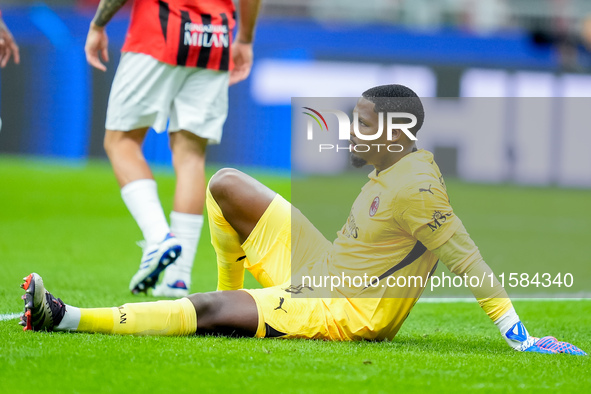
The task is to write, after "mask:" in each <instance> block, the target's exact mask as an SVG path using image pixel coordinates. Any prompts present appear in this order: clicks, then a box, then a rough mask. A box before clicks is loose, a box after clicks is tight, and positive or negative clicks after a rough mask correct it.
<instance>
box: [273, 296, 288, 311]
mask: <svg viewBox="0 0 591 394" xmlns="http://www.w3.org/2000/svg"><path fill="white" fill-rule="evenodd" d="M284 302H285V298H283V297H279V306H278V307H277V308H275V309H273V310H274V311H276V310H277V309H281V310H282V311H283V312H285V313H287V311H286V310H285V309H283V303H284Z"/></svg>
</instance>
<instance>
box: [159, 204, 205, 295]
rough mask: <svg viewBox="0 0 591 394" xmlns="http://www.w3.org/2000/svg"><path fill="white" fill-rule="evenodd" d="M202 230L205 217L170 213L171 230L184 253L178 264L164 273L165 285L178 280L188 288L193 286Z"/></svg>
mask: <svg viewBox="0 0 591 394" xmlns="http://www.w3.org/2000/svg"><path fill="white" fill-rule="evenodd" d="M202 228H203V215H192V214H190V213H181V212H175V211H173V212H171V213H170V229H171V231H172V233H173V234H174V235H175V237H177V239H178V240H179V242H180V243H181V246H182V247H183V251H182V252H181V256H180V257H179V258H178V259H177V260H176V262H175V263H174V264H172V265H171V266H169V267H168V268H167V269H166V270H165V271H164V280H163V283H166V284H173V283H174V282H176V281H177V280H182V281H184V282H185V284H186V285H187V288H188V287H189V286H190V285H191V270H192V269H193V261H194V260H195V254H196V253H197V245H198V244H199V238H200V237H201V229H202Z"/></svg>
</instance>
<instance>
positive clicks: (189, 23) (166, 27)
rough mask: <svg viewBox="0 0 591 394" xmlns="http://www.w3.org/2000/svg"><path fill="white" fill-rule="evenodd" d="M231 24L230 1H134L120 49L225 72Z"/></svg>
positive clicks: (228, 64) (230, 37)
mask: <svg viewBox="0 0 591 394" xmlns="http://www.w3.org/2000/svg"><path fill="white" fill-rule="evenodd" d="M234 26H235V8H234V3H232V0H135V2H134V4H133V8H132V10H131V21H130V24H129V29H128V31H127V37H126V38H125V44H124V45H123V48H122V51H123V52H136V53H144V54H146V55H150V56H152V57H154V58H155V59H158V60H160V61H161V62H164V63H168V64H172V65H179V66H187V67H202V68H209V69H212V70H222V71H227V70H231V69H232V67H233V64H232V57H231V56H230V47H231V45H232V30H233V29H234Z"/></svg>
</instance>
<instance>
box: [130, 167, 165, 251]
mask: <svg viewBox="0 0 591 394" xmlns="http://www.w3.org/2000/svg"><path fill="white" fill-rule="evenodd" d="M121 197H123V201H124V202H125V205H126V206H127V209H129V212H131V216H133V218H134V219H135V221H136V223H137V224H138V226H139V227H140V230H142V233H143V234H144V239H145V240H146V243H147V244H148V245H153V244H156V243H159V242H162V240H164V238H165V237H166V234H168V233H169V232H170V228H169V227H168V222H167V221H166V216H164V211H163V210H162V205H161V204H160V199H159V198H158V190H157V187H156V181H155V180H153V179H139V180H137V181H133V182H130V183H128V184H127V185H125V186H123V187H122V188H121Z"/></svg>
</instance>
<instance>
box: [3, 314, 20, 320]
mask: <svg viewBox="0 0 591 394" xmlns="http://www.w3.org/2000/svg"><path fill="white" fill-rule="evenodd" d="M19 317H21V314H20V313H5V314H3V315H0V321H6V320H13V319H18V318H19Z"/></svg>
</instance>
